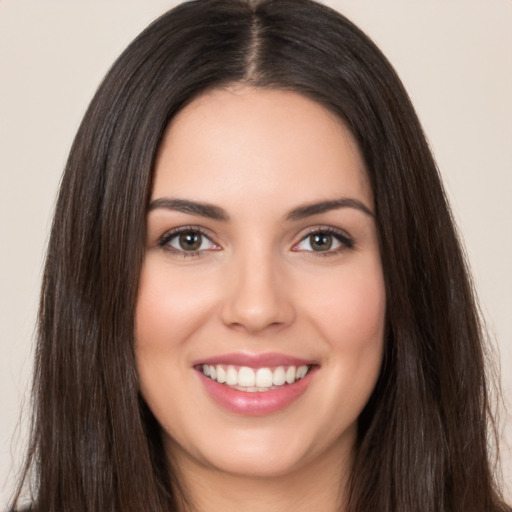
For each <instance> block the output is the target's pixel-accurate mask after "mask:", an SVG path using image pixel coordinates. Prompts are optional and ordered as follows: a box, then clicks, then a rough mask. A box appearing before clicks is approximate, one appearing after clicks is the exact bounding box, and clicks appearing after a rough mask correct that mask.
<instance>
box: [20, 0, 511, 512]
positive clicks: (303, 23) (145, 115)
mask: <svg viewBox="0 0 512 512" xmlns="http://www.w3.org/2000/svg"><path fill="white" fill-rule="evenodd" d="M458 247H459V246H458V242H457V237H456V234H455V232H454V228H453V223H452V219H451V216H450V212H449V209H448V206H447V204H446V200H445V197H444V192H443V189H442V186H441V184H440V180H439V178H438V175H437V171H436V167H435V164H434V162H433V159H432V156H431V154H430V152H429V149H428V147H427V144H426V142H425V138H424V136H423V134H422V131H421V127H420V125H419V122H418V120H417V118H416V115H415V114H414V111H413V109H412V106H411V105H410V102H409V100H408V98H407V95H406V93H405V91H404V90H403V88H402V86H401V84H400V82H399V80H398V78H397V77H396V75H395V73H394V71H393V69H392V68H391V66H390V65H389V63H388V62H387V61H386V60H385V58H384V57H383V56H382V54H381V53H380V52H379V50H378V49H377V48H376V47H375V46H374V45H373V44H372V43H371V41H369V40H368V39H367V38H366V36H364V34H362V33H361V32H360V31H359V30H358V29H357V28H356V27H354V26H353V25H352V24H351V23H350V22H348V21H347V20H346V19H345V18H343V17H342V16H340V15H338V14H336V13H334V12H333V11H331V10H329V9H327V8H325V7H322V6H320V5H318V4H314V3H311V2H309V1H302V0H283V1H279V2H261V3H256V4H255V5H254V6H252V5H250V4H248V3H245V2H236V1H215V2H199V3H190V4H183V5H181V6H180V7H178V8H176V9H174V10H173V11H170V12H169V13H168V14H166V15H165V16H163V17H162V18H161V19H160V20H157V21H156V22H155V23H154V24H153V25H151V26H150V27H149V28H148V29H147V30H146V31H145V32H144V33H142V34H141V35H140V36H139V37H138V38H137V39H136V40H135V41H134V42H133V43H132V44H131V45H130V47H129V48H128V49H127V50H126V51H125V52H124V53H123V55H122V56H121V57H120V58H119V59H118V61H117V62H116V64H115V65H114V66H113V68H112V69H111V71H110V72H109V74H108V75H107V77H106V79H105V81H104V82H103V84H102V86H101V87H100V89H99V90H98V93H97V94H96V96H95V98H94V99H93V101H92V103H91V106H90V108H89V110H88V112H87V113H86V116H85V118H84V121H83V123H82V125H81V128H80V130H79V132H78V134H77V137H76V139H75V142H74V145H73V148H72V150H71V154H70V157H69V160H68V164H67V167H66V172H65V175H64V178H63V182H62V187H61V191H60V195H59V200H58V204H57V209H56V214H55V220H54V224H53V229H52V235H51V240H50V244H49V249H48V257H47V264H46V269H45V276H44V282H43V292H42V301H41V309H40V323H39V345H38V350H37V357H36V374H35V407H36V410H35V415H34V418H35V419H34V424H33V435H32V444H31V448H30V453H29V457H28V459H27V472H26V475H28V471H29V469H30V468H33V471H35V477H36V482H37V492H36V495H35V497H34V508H35V509H36V510H41V511H51V510H55V511H57V510H68V509H69V510H84V511H85V510H102V511H103V510H133V511H135V510H151V511H159V510H179V511H180V512H181V511H185V510H217V509H219V508H221V507H222V508H227V509H229V508H230V507H231V508H234V507H235V506H236V507H237V509H238V508H242V509H245V510H260V509H262V508H263V506H265V508H266V509H268V508H278V509H279V510H288V509H291V508H292V507H293V509H294V510H354V511H356V510H357V511H362V510H390V511H392V510H404V511H407V510H410V511H413V510H414V511H416V510H425V511H434V510H435V511H440V510H441V511H442V510H446V511H447V510H464V511H472V510H475V511H476V510H479V511H483V510H488V511H491V510H493V511H496V510H509V509H508V508H507V507H506V505H505V504H504V503H502V501H501V500H500V496H499V492H498V490H497V488H496V485H495V482H494V479H493V475H492V471H491V467H490V463H489V454H488V452H487V433H488V427H489V425H490V426H492V417H491V416H490V415H489V412H488V408H489V404H488V397H487V387H486V382H485V378H484V364H483V355H482V334H481V328H480V326H479V323H478V317H477V314H476V308H475V304H474V300H473V295H472V291H471V287H470V284H469V280H468V275H467V271H466V267H465V263H464V260H463V258H462V255H461V251H460V249H459V248H458ZM56 397H59V398H58V400H56ZM461 425H464V435H461V432H460V428H461ZM25 478H27V476H25Z"/></svg>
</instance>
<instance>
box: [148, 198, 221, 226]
mask: <svg viewBox="0 0 512 512" xmlns="http://www.w3.org/2000/svg"><path fill="white" fill-rule="evenodd" d="M158 208H163V209H165V210H176V211H178V212H182V213H190V214H192V215H200V216H201V217H207V218H209V219H214V220H222V221H228V220H229V215H228V214H227V213H226V211H225V210H223V209H222V208H220V207H219V206H215V205H213V204H209V203H200V202H197V201H189V200H187V199H171V198H167V197H162V198H160V199H155V200H154V201H152V202H151V203H150V204H149V208H148V212H151V211H153V210H156V209H158Z"/></svg>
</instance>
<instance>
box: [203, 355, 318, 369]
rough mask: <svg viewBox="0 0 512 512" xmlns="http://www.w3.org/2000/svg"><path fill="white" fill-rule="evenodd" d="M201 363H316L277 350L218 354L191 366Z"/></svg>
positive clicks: (239, 364)
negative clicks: (259, 352) (261, 352)
mask: <svg viewBox="0 0 512 512" xmlns="http://www.w3.org/2000/svg"><path fill="white" fill-rule="evenodd" d="M202 364H210V365H216V364H227V365H233V366H248V367H249V368H262V367H273V366H303V365H312V364H316V363H315V361H311V360H307V359H302V358H300V357H295V356H290V355H286V354H280V353H277V352H266V353H263V354H252V353H247V352H232V353H229V354H220V355H217V356H213V357H208V358H206V359H199V360H197V361H195V362H194V363H193V366H198V365H202Z"/></svg>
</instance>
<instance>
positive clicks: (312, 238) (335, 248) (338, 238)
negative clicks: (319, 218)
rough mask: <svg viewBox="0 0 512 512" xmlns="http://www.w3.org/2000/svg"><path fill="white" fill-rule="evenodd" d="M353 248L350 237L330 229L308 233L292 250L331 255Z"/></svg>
mask: <svg viewBox="0 0 512 512" xmlns="http://www.w3.org/2000/svg"><path fill="white" fill-rule="evenodd" d="M353 246H354V241H353V240H352V238H351V237H350V236H348V235H346V234H344V233H343V232H341V231H338V230H334V229H332V228H329V229H327V228H324V229H318V230H315V231H313V232H310V233H308V234H307V235H306V236H305V237H304V238H303V239H302V240H301V241H300V242H299V243H298V244H297V245H295V246H294V247H293V249H292V250H294V251H310V252H317V253H329V254H333V253H338V252H340V251H342V250H343V249H346V248H349V249H351V248H352V247H353Z"/></svg>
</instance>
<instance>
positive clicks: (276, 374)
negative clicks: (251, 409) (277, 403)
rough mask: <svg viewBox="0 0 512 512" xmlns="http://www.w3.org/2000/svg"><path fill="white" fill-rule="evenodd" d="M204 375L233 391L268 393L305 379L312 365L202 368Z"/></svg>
mask: <svg viewBox="0 0 512 512" xmlns="http://www.w3.org/2000/svg"><path fill="white" fill-rule="evenodd" d="M200 369H201V371H202V372H203V375H205V376H206V377H209V378H210V379H211V380H214V381H216V382H218V383H219V384H224V385H226V386H229V387H230V388H232V389H237V390H239V391H245V392H267V391H270V390H273V389H279V388H280V387H282V386H285V385H287V384H293V383H295V382H297V381H298V380H301V379H303V378H304V377H305V376H306V375H307V374H308V372H309V370H310V369H311V366H310V365H301V366H295V365H289V366H278V367H277V368H270V367H263V368H250V367H248V366H241V367H235V366H233V365H223V364H217V365H208V364H203V365H201V366H200Z"/></svg>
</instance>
